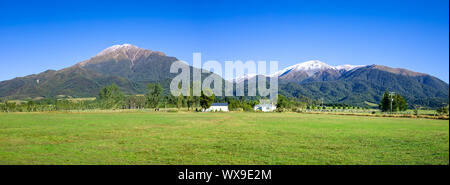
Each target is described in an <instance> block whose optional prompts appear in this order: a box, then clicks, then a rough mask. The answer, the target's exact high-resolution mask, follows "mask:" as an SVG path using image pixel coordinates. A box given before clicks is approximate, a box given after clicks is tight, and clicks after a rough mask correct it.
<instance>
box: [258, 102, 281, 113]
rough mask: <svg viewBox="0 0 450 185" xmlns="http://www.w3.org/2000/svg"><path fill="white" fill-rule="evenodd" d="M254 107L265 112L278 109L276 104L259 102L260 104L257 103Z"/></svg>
mask: <svg viewBox="0 0 450 185" xmlns="http://www.w3.org/2000/svg"><path fill="white" fill-rule="evenodd" d="M253 109H254V110H255V111H257V110H260V111H263V112H271V111H274V110H275V109H277V106H275V105H274V104H258V105H255V106H254V107H253Z"/></svg>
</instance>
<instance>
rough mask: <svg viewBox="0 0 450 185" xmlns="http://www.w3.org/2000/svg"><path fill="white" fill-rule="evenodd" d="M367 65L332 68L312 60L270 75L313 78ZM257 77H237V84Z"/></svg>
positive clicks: (346, 65)
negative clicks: (325, 73)
mask: <svg viewBox="0 0 450 185" xmlns="http://www.w3.org/2000/svg"><path fill="white" fill-rule="evenodd" d="M364 66H365V65H349V64H344V65H339V66H331V65H328V64H326V63H324V62H321V61H319V60H310V61H306V62H303V63H299V64H295V65H292V66H289V67H287V68H284V69H282V70H280V71H278V72H276V73H273V74H271V75H268V76H269V77H273V76H277V77H281V76H284V75H286V74H288V73H291V72H305V73H306V74H307V75H308V76H312V75H314V74H315V73H317V72H319V71H323V70H337V71H340V70H344V71H350V70H352V69H355V68H359V67H364ZM254 76H256V75H254V74H252V75H247V74H246V75H244V76H241V77H237V78H235V82H237V83H239V82H242V81H244V80H246V79H248V78H252V77H254Z"/></svg>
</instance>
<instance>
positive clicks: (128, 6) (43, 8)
mask: <svg viewBox="0 0 450 185" xmlns="http://www.w3.org/2000/svg"><path fill="white" fill-rule="evenodd" d="M0 12H1V13H0V43H1V44H0V71H1V72H0V80H7V79H11V78H14V77H17V76H25V75H28V74H34V73H40V72H42V71H45V70H47V69H61V68H64V67H69V66H71V65H73V64H75V63H77V62H79V61H82V60H85V59H88V58H89V57H91V56H93V55H95V54H97V53H98V52H100V51H101V50H102V49H104V48H106V47H109V46H111V45H114V44H123V43H131V44H134V45H137V46H139V47H142V48H147V49H152V50H157V51H162V52H164V53H166V54H167V55H170V56H175V57H178V58H179V59H182V60H185V61H188V62H192V52H202V53H203V60H218V61H220V62H223V61H225V60H237V59H240V60H249V59H252V60H278V61H279V68H280V69H281V68H284V67H287V66H290V65H293V64H296V63H300V62H303V61H307V60H312V59H317V60H321V61H323V62H325V63H328V64H330V65H340V64H381V65H387V66H391V67H401V68H407V69H410V70H413V71H418V72H424V73H428V74H431V75H434V76H436V77H438V78H440V79H442V80H444V81H446V82H447V83H448V81H449V1H448V0H424V1H415V0H403V1H401V0H389V1H383V0H357V1H346V0H331V1H321V0H314V1H313V0H308V1H300V0H299V1H214V2H209V1H184V2H182V1H162V0H161V1H155V2H144V1H141V2H139V1H132V0H127V1H123V0H122V1H112V0H110V1H81V0H77V1H69V0H64V1H42V0H40V1H20V0H14V1H8V0H6V1H5V0H2V1H1V2H0Z"/></svg>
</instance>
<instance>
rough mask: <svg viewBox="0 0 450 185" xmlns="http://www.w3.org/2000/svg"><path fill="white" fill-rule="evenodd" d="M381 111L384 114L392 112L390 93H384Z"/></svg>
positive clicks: (380, 105)
mask: <svg viewBox="0 0 450 185" xmlns="http://www.w3.org/2000/svg"><path fill="white" fill-rule="evenodd" d="M378 107H379V109H380V110H381V111H383V112H388V111H390V110H391V100H390V95H389V92H388V91H385V92H384V93H383V96H382V97H381V101H380V104H379V105H378Z"/></svg>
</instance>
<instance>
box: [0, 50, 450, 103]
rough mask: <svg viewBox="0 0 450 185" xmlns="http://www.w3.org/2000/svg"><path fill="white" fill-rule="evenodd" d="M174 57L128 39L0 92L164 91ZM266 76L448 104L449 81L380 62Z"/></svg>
mask: <svg viewBox="0 0 450 185" xmlns="http://www.w3.org/2000/svg"><path fill="white" fill-rule="evenodd" d="M175 61H177V58H175V57H170V56H166V55H165V54H164V53H162V52H158V51H152V50H147V49H143V48H138V47H136V46H134V45H130V44H124V45H115V46H112V47H109V48H107V49H105V50H103V51H101V52H100V53H99V54H97V55H96V56H94V57H92V58H90V59H88V60H85V61H82V62H79V63H77V64H75V65H74V66H71V67H68V68H65V69H61V70H57V71H55V70H48V71H45V72H42V73H39V74H34V75H28V76H25V77H18V78H14V79H11V80H6V81H2V82H0V97H2V98H7V99H27V98H35V97H55V96H58V95H66V96H72V97H92V96H97V94H98V92H99V90H100V89H101V88H102V87H103V86H106V85H110V84H112V83H115V84H117V85H118V86H119V87H120V88H121V89H122V91H124V92H125V93H127V94H143V93H145V91H146V84H147V83H157V82H158V83H161V84H162V86H163V87H164V88H165V90H166V93H168V90H169V84H170V81H171V80H172V79H173V78H174V77H175V76H176V75H177V74H171V73H169V71H170V66H171V65H172V63H174V62H175ZM190 69H191V70H192V67H190ZM272 75H275V76H277V77H279V92H280V93H281V94H283V95H285V96H288V97H297V96H299V97H300V96H306V97H309V98H312V99H318V98H324V101H325V102H330V103H348V104H355V105H361V106H365V105H367V103H378V102H379V100H380V98H381V94H382V93H383V92H384V91H385V90H389V91H394V92H397V93H400V94H402V95H403V96H404V97H405V98H406V99H407V100H408V102H409V103H410V104H419V105H424V106H430V107H437V106H441V105H442V104H443V103H448V97H449V85H448V84H447V83H445V82H443V81H442V80H440V79H438V78H436V77H433V76H430V75H427V74H423V73H417V72H413V71H409V70H406V69H398V68H390V67H387V66H381V65H367V66H363V65H359V66H353V65H341V66H330V65H328V64H325V63H323V62H320V61H316V60H314V61H308V62H303V63H299V64H296V65H293V66H290V67H288V68H285V69H283V70H280V71H278V72H277V73H274V74H272ZM205 76H209V74H203V75H202V78H204V77H205ZM256 77H257V75H246V76H243V77H239V78H237V79H235V82H236V83H246V82H247V81H248V79H250V78H256ZM223 82H225V83H229V82H228V81H225V80H223Z"/></svg>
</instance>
